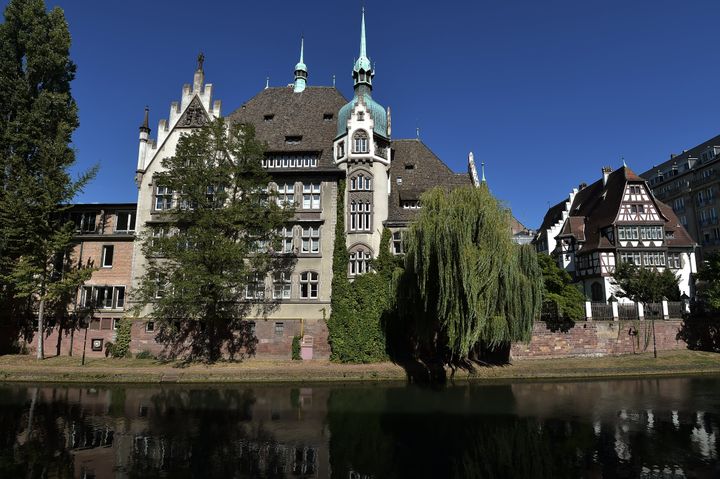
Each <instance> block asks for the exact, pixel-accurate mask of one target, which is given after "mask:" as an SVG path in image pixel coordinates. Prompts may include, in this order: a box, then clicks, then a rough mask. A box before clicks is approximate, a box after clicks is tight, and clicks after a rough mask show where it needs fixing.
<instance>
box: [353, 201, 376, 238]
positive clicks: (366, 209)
mask: <svg viewBox="0 0 720 479" xmlns="http://www.w3.org/2000/svg"><path fill="white" fill-rule="evenodd" d="M370 215H371V206H370V202H369V201H367V202H364V203H363V202H362V201H359V202H356V201H351V202H350V231H370V230H371V229H372V224H371V222H370Z"/></svg>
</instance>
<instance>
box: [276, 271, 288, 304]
mask: <svg viewBox="0 0 720 479" xmlns="http://www.w3.org/2000/svg"><path fill="white" fill-rule="evenodd" d="M291 287H292V284H291V282H290V274H289V273H285V272H275V273H273V299H290V293H291Z"/></svg>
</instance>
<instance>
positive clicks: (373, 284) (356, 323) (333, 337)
mask: <svg viewBox="0 0 720 479" xmlns="http://www.w3.org/2000/svg"><path fill="white" fill-rule="evenodd" d="M344 193H345V181H344V180H343V181H341V182H340V183H339V184H338V198H337V223H336V225H335V243H334V249H333V280H332V298H331V300H330V305H331V308H332V311H331V314H330V319H329V320H328V330H329V336H330V345H331V347H332V353H331V356H330V357H331V359H332V360H333V361H339V362H343V363H370V362H377V361H383V360H385V359H387V353H386V348H385V333H384V331H383V328H382V325H381V321H382V317H383V315H384V314H385V313H386V311H387V309H388V307H389V305H390V303H391V301H390V294H391V293H390V291H391V288H390V283H389V281H390V278H391V276H392V272H390V273H389V274H388V273H387V271H386V270H385V268H384V267H383V265H385V264H392V261H391V260H392V258H390V261H388V260H387V255H385V256H384V255H383V252H384V250H385V249H388V248H389V241H390V232H389V231H387V232H383V240H382V242H381V246H380V257H379V258H378V260H377V261H376V264H375V270H376V273H377V274H376V273H366V274H364V275H361V276H358V277H357V278H355V280H354V281H353V282H350V281H349V280H348V277H347V271H348V261H349V256H348V252H347V246H346V244H345V201H344ZM387 253H388V255H389V249H388V252H387Z"/></svg>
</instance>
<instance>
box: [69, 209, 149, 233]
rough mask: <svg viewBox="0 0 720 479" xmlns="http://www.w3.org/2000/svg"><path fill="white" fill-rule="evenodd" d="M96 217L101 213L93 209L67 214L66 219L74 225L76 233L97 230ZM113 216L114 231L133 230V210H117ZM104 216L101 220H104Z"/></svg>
mask: <svg viewBox="0 0 720 479" xmlns="http://www.w3.org/2000/svg"><path fill="white" fill-rule="evenodd" d="M98 217H102V215H100V214H98V213H97V212H95V211H85V212H73V213H70V214H69V215H68V216H67V221H69V222H71V223H72V224H73V225H74V226H75V232H76V233H95V232H97V231H98V226H99V225H98ZM114 217H115V228H114V230H113V231H114V232H115V233H130V232H133V231H135V211H118V212H117V213H115V215H114ZM105 221H106V220H105V218H103V219H102V221H101V222H105Z"/></svg>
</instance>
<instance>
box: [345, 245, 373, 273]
mask: <svg viewBox="0 0 720 479" xmlns="http://www.w3.org/2000/svg"><path fill="white" fill-rule="evenodd" d="M371 259H372V254H371V253H370V251H369V250H368V249H366V248H362V247H361V248H358V249H356V250H354V251H351V252H350V261H349V265H348V267H349V273H350V276H357V275H359V274H364V273H368V272H370V260H371Z"/></svg>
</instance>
